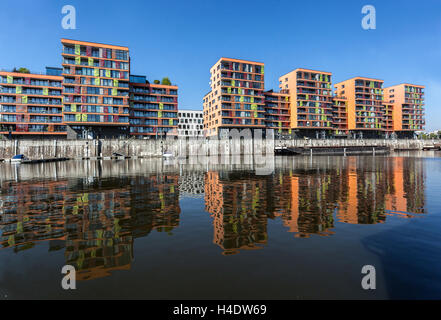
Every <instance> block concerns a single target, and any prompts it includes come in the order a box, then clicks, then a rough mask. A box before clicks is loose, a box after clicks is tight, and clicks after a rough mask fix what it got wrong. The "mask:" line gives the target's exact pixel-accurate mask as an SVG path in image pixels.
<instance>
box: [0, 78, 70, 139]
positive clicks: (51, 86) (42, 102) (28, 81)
mask: <svg viewBox="0 0 441 320" xmlns="http://www.w3.org/2000/svg"><path fill="white" fill-rule="evenodd" d="M62 80H63V78H62V77H60V76H50V75H40V74H27V73H17V72H0V134H3V135H6V136H10V137H11V138H17V137H20V136H21V137H32V136H34V137H35V136H39V137H41V138H44V137H46V136H47V137H52V138H54V137H57V136H59V137H63V136H64V137H65V136H66V127H65V125H64V123H63V114H62V109H63V105H62V90H63V88H62Z"/></svg>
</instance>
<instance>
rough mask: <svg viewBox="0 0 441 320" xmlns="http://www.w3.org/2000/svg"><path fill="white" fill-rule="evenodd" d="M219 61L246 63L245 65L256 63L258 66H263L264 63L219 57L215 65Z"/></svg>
mask: <svg viewBox="0 0 441 320" xmlns="http://www.w3.org/2000/svg"><path fill="white" fill-rule="evenodd" d="M221 60H230V61H235V62H246V63H257V64H260V65H264V64H265V63H263V62H258V61H252V60H244V59H236V58H228V57H221V58H219V60H217V62H216V63H215V65H216V64H217V63H218V62H219V61H221Z"/></svg>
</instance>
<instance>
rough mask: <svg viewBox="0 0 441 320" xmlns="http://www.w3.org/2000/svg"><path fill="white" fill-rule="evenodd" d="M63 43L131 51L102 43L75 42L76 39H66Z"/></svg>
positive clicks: (62, 40)
mask: <svg viewBox="0 0 441 320" xmlns="http://www.w3.org/2000/svg"><path fill="white" fill-rule="evenodd" d="M63 42H67V43H72V44H82V45H92V46H93V45H95V46H97V47H98V46H99V47H103V48H109V49H121V50H127V51H128V50H129V48H128V47H124V46H118V45H112V44H106V43H100V42H89V41H82V40H74V39H66V38H61V43H63Z"/></svg>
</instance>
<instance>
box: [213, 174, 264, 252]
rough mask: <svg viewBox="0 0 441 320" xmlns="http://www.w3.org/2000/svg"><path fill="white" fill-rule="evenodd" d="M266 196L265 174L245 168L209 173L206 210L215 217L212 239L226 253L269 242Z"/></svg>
mask: <svg viewBox="0 0 441 320" xmlns="http://www.w3.org/2000/svg"><path fill="white" fill-rule="evenodd" d="M267 199H268V194H267V183H266V178H265V176H256V175H255V174H253V173H247V172H243V171H241V172H238V173H235V172H217V171H209V172H207V174H206V177H205V210H206V211H207V212H209V213H210V214H211V216H212V218H213V227H214V231H213V232H214V235H213V237H214V240H213V241H214V243H216V244H217V245H219V246H220V247H221V248H222V249H223V250H224V251H223V253H224V254H234V253H237V252H238V249H258V248H260V245H262V244H265V243H266V241H267V239H268V236H267V220H268V218H269V216H268V213H267V212H266V207H267Z"/></svg>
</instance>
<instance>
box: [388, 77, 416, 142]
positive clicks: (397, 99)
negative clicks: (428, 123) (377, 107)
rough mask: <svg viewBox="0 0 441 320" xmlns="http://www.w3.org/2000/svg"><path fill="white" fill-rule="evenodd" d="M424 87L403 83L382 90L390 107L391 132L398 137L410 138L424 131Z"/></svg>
mask: <svg viewBox="0 0 441 320" xmlns="http://www.w3.org/2000/svg"><path fill="white" fill-rule="evenodd" d="M424 88H425V87H424V86H419V85H414V84H408V83H403V84H399V85H396V86H391V87H388V88H385V89H384V96H385V100H386V101H387V102H388V103H390V104H391V107H392V124H393V131H394V132H395V133H396V134H397V136H398V137H412V136H413V134H414V132H415V131H419V130H424V125H425V119H424V114H425V113H424Z"/></svg>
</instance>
